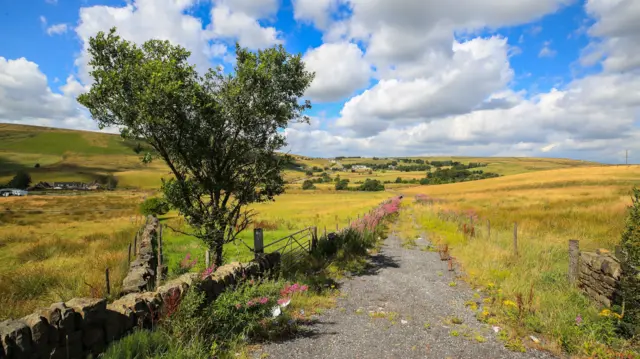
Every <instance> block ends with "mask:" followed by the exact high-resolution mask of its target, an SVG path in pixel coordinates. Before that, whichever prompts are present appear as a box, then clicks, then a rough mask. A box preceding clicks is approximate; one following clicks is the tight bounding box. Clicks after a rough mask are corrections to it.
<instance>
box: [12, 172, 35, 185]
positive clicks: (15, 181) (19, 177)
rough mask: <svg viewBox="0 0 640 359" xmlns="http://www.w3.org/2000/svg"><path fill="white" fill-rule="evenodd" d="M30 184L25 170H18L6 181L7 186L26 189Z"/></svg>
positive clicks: (29, 178) (29, 177)
mask: <svg viewBox="0 0 640 359" xmlns="http://www.w3.org/2000/svg"><path fill="white" fill-rule="evenodd" d="M30 185H31V176H30V175H29V174H28V173H27V172H25V171H19V172H18V173H16V175H15V176H14V177H13V178H12V179H11V181H9V183H7V187H9V188H17V189H27V188H28V187H29V186H30Z"/></svg>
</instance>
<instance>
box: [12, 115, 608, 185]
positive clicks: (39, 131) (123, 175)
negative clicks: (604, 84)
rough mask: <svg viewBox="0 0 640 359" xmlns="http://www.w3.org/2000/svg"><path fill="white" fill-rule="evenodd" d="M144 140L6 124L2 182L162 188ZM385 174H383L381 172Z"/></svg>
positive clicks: (292, 175)
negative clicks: (106, 181)
mask: <svg viewBox="0 0 640 359" xmlns="http://www.w3.org/2000/svg"><path fill="white" fill-rule="evenodd" d="M139 146H144V144H143V143H138V142H136V141H129V140H124V139H122V138H121V137H120V136H119V135H114V134H107V133H98V132H89V131H75V130H65V129H56V128H49V127H37V126H25V125H14V124H0V183H3V182H7V181H8V180H9V179H10V178H11V177H12V176H13V175H14V174H15V173H16V172H17V171H19V170H25V171H28V172H29V173H30V175H31V177H32V179H33V181H34V182H39V181H48V182H53V181H85V182H89V181H93V180H96V179H100V178H101V177H104V176H105V175H108V174H113V175H115V176H116V177H117V178H118V180H119V186H120V187H129V188H157V187H158V186H159V185H160V183H161V182H160V179H161V177H162V176H166V175H169V171H168V169H167V168H166V167H165V166H164V164H162V163H161V162H160V161H156V162H154V163H152V164H150V165H144V164H142V163H141V162H140V155H139V154H137V153H136V148H137V147H139ZM293 157H294V161H295V163H296V165H299V166H303V167H308V168H311V167H313V166H317V167H320V168H324V167H330V166H331V162H330V160H329V159H323V158H309V157H304V156H298V155H294V156H293ZM411 158H412V159H417V158H422V159H426V160H454V161H461V162H463V163H466V162H482V163H487V164H488V166H487V167H484V168H483V170H484V171H487V172H496V173H499V174H502V175H511V174H518V173H526V172H533V171H542V170H552V169H562V168H574V167H585V166H594V165H596V166H597V165H599V164H598V163H594V162H586V161H576V160H570V159H555V158H497V157H496V158H493V157H487V158H477V157H446V158H445V157H411ZM392 160H393V158H386V159H371V158H345V159H342V160H340V162H341V163H343V164H351V163H391V161H392ZM392 172H393V171H389V172H388V173H385V174H384V175H383V177H385V178H387V177H389V178H396V177H395V176H405V177H407V178H416V176H418V177H421V176H422V173H419V172H411V173H407V172H404V173H392ZM377 175H379V174H377ZM286 177H287V178H288V179H291V180H293V179H298V178H304V171H303V170H301V169H299V168H297V167H295V166H293V167H292V168H291V169H289V170H288V171H287V173H286Z"/></svg>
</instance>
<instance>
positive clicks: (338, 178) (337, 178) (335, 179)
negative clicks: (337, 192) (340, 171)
mask: <svg viewBox="0 0 640 359" xmlns="http://www.w3.org/2000/svg"><path fill="white" fill-rule="evenodd" d="M333 181H334V182H335V183H338V182H340V175H337V176H336V178H334V179H333Z"/></svg>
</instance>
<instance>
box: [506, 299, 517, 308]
mask: <svg viewBox="0 0 640 359" xmlns="http://www.w3.org/2000/svg"><path fill="white" fill-rule="evenodd" d="M502 304H504V305H506V306H508V307H517V306H518V305H517V304H516V303H515V302H513V301H510V300H505V301H503V302H502Z"/></svg>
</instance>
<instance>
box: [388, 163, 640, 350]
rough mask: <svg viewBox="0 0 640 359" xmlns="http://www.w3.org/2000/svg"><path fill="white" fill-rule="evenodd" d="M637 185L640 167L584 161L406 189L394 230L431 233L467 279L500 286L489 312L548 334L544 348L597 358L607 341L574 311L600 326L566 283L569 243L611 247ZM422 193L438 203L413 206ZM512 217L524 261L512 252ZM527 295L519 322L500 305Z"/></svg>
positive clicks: (407, 234) (525, 330) (521, 328)
mask: <svg viewBox="0 0 640 359" xmlns="http://www.w3.org/2000/svg"><path fill="white" fill-rule="evenodd" d="M633 186H640V166H608V167H602V166H600V167H579V168H569V169H558V170H552V171H547V172H537V173H526V174H519V175H512V176H505V177H501V178H495V179H489V180H483V181H476V182H466V183H456V184H449V185H440V186H417V187H412V188H406V189H403V194H405V195H407V197H408V201H407V202H405V203H406V206H405V210H404V211H403V212H402V214H401V219H400V222H399V229H398V230H399V231H400V232H401V233H403V235H404V238H407V239H411V238H415V237H416V236H420V235H424V234H425V233H426V234H427V235H428V236H429V238H430V239H432V240H433V241H435V242H436V243H441V244H444V243H448V244H449V245H450V247H451V250H452V255H453V256H454V257H456V259H457V261H459V263H460V265H461V266H462V267H463V268H464V271H465V273H466V274H467V275H468V276H467V279H468V280H469V282H470V283H472V284H474V285H475V286H476V287H479V288H484V289H487V288H494V292H495V288H500V290H501V292H500V293H499V295H498V302H497V303H496V305H495V306H491V307H490V308H489V309H488V311H489V313H494V314H496V315H498V316H499V317H500V318H501V320H504V321H507V322H509V323H510V324H511V325H512V327H513V328H514V330H515V332H516V333H517V334H518V335H520V336H521V337H524V338H526V336H528V335H529V334H530V333H531V332H534V331H536V332H539V333H541V335H543V336H544V337H545V338H548V339H549V341H548V342H546V343H545V347H547V348H549V349H551V350H553V351H556V352H559V351H560V350H561V348H562V350H564V351H565V352H566V351H567V350H570V351H572V352H573V353H574V354H575V353H580V354H582V355H586V356H588V357H601V356H594V350H599V349H598V348H601V344H598V343H601V342H602V341H603V340H606V339H604V338H603V337H602V334H599V333H600V332H598V331H596V330H591V331H590V330H589V329H587V328H592V327H585V328H584V330H583V329H581V328H579V327H577V326H576V325H575V318H576V317H577V316H578V315H580V316H582V318H583V320H584V323H586V324H588V325H590V326H591V325H593V328H595V327H597V326H598V325H602V323H601V322H602V318H601V317H599V316H598V312H599V309H598V308H597V307H596V306H595V305H594V304H593V303H591V302H589V301H588V300H586V299H585V297H584V296H582V294H580V293H579V292H578V291H577V290H576V289H574V288H573V287H572V286H570V285H569V283H568V282H567V270H568V249H567V248H568V241H569V240H570V239H578V240H579V241H580V247H581V249H582V250H589V251H593V250H595V249H597V248H605V249H609V250H613V248H614V246H615V245H616V244H618V243H619V241H620V235H621V232H622V230H623V227H624V224H625V217H626V207H627V206H628V205H629V204H630V203H631V199H630V192H631V189H632V188H633ZM416 194H426V195H428V196H430V197H432V198H434V199H437V200H438V202H436V203H435V204H434V205H427V206H425V205H419V204H416V203H412V202H413V200H412V197H413V196H414V195H416ZM470 216H473V217H474V219H473V221H474V227H475V231H476V238H473V239H468V238H465V236H464V235H463V234H462V232H461V230H460V228H461V226H462V225H463V224H465V223H466V225H467V226H470V225H471V219H470ZM487 221H490V225H491V236H490V237H489V236H488V230H487V226H488V224H487ZM514 222H517V223H518V251H519V256H518V257H515V256H514V255H513V228H514V227H513V226H514ZM408 243H409V244H410V241H409V242H408ZM529 293H533V294H532V295H533V296H534V297H533V312H532V313H533V314H529V315H528V316H527V317H526V318H525V319H524V320H523V322H515V321H513V316H510V314H509V313H510V312H509V310H508V309H505V308H504V307H502V306H501V305H500V303H501V301H502V300H510V301H513V302H515V301H516V296H517V295H518V294H520V295H523V296H525V297H526V296H529V295H530V294H529ZM595 323H600V324H595ZM567 348H568V349H567ZM602 357H613V356H602Z"/></svg>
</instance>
